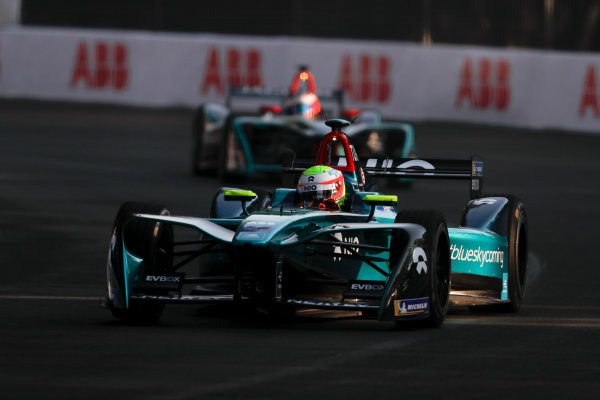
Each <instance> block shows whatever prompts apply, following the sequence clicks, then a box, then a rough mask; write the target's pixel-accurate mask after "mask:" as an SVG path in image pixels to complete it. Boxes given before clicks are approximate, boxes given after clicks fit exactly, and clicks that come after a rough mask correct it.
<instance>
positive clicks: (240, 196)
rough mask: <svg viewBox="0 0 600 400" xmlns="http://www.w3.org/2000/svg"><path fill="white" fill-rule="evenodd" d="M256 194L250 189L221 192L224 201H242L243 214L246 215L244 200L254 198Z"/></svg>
mask: <svg viewBox="0 0 600 400" xmlns="http://www.w3.org/2000/svg"><path fill="white" fill-rule="evenodd" d="M257 197H258V196H257V195H256V193H254V192H253V191H251V190H225V191H224V192H223V198H224V199H225V201H240V202H241V203H242V211H243V212H244V215H248V210H246V202H248V201H250V200H254V199H255V198H257Z"/></svg>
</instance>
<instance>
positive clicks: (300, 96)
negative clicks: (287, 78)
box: [285, 67, 321, 119]
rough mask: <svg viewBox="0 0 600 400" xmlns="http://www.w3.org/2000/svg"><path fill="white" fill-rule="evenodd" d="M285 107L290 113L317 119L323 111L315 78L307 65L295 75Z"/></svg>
mask: <svg viewBox="0 0 600 400" xmlns="http://www.w3.org/2000/svg"><path fill="white" fill-rule="evenodd" d="M285 109H286V113H287V114H288V115H303V116H304V117H306V118H308V119H315V118H316V117H317V116H318V115H319V113H320V112H321V102H320V101H319V98H318V97H317V87H316V84H315V78H314V76H313V74H311V73H310V72H308V70H307V69H306V67H301V68H300V71H299V72H298V73H297V74H296V75H295V76H294V79H293V81H292V86H291V87H290V93H289V95H288V97H287V99H286V101H285Z"/></svg>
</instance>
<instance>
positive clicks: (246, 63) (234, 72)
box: [201, 47, 262, 94]
mask: <svg viewBox="0 0 600 400" xmlns="http://www.w3.org/2000/svg"><path fill="white" fill-rule="evenodd" d="M225 56H226V62H225V66H226V71H223V69H222V67H221V61H220V54H219V50H218V48H216V47H211V48H210V50H209V54H208V58H207V61H206V68H205V70H204V78H203V79H202V87H201V91H202V93H207V92H208V91H209V90H210V89H211V87H214V88H215V90H216V91H217V93H219V94H224V93H225V82H227V83H228V84H229V85H232V86H241V85H247V86H261V85H262V74H261V69H262V58H261V54H260V52H259V51H257V50H255V49H249V50H247V51H246V52H245V53H244V52H241V51H240V50H239V49H237V48H233V47H232V48H229V49H227V51H226V52H225ZM224 77H225V78H224Z"/></svg>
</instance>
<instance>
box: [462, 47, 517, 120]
mask: <svg viewBox="0 0 600 400" xmlns="http://www.w3.org/2000/svg"><path fill="white" fill-rule="evenodd" d="M509 78H510V64H509V62H508V61H506V60H502V59H500V60H498V61H496V62H493V61H491V60H489V59H487V58H482V59H480V60H479V62H478V64H477V71H475V70H474V66H473V61H472V60H471V58H469V57H467V59H465V62H464V63H463V67H462V69H461V72H460V81H459V87H458V92H457V94H456V101H455V103H454V104H455V106H456V107H462V104H463V102H464V101H465V100H466V101H467V104H469V105H470V106H471V107H472V108H476V109H479V110H485V109H488V108H490V107H495V108H496V109H497V110H499V111H504V110H506V108H507V107H508V106H509V105H510V85H509Z"/></svg>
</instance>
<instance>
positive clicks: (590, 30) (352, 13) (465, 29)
mask: <svg viewBox="0 0 600 400" xmlns="http://www.w3.org/2000/svg"><path fill="white" fill-rule="evenodd" d="M21 20H22V23H23V24H24V25H46V26H61V27H80V28H111V29H139V30H151V31H170V32H216V33H232V34H244V35H276V36H280V35H284V36H307V37H326V38H345V39H375V40H394V41H407V42H418V43H424V44H429V43H453V44H465V45H481V46H496V47H507V46H510V47H521V48H542V49H555V50H568V51H597V50H600V35H597V33H598V26H599V24H600V1H598V0H576V1H574V0H501V1H500V0H454V1H448V0H396V1H390V0H370V1H363V2H356V1H347V0H344V1H342V0H328V1H320V0H283V1H282V0H262V1H258V2H257V1H245V2H243V1H238V0H220V1H196V0H175V1H173V0H127V1H123V0H86V1H81V0H54V1H47V0H23V1H22V9H21Z"/></svg>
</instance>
